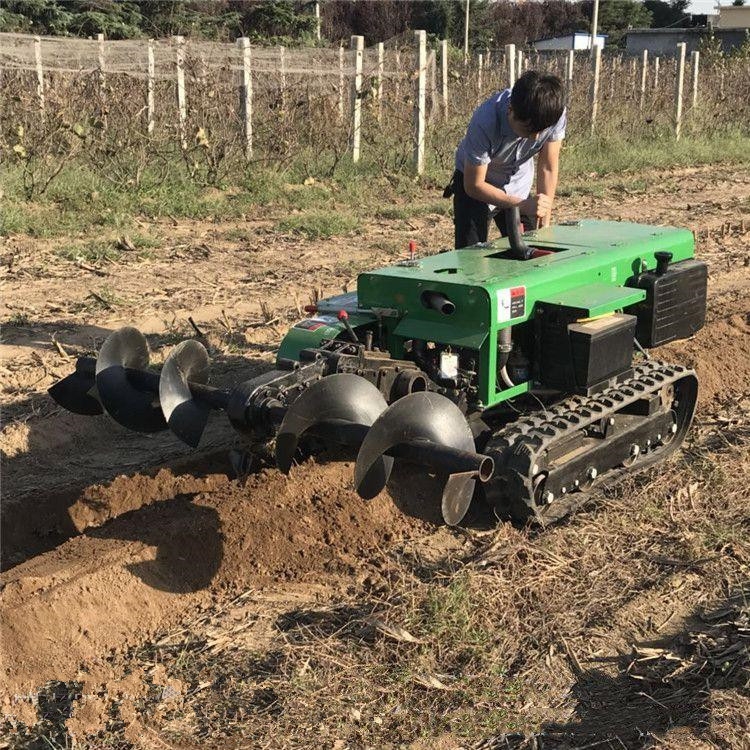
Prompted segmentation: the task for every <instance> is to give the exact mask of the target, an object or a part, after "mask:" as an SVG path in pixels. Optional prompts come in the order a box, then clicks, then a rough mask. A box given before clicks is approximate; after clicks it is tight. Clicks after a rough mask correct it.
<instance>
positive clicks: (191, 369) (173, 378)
mask: <svg viewBox="0 0 750 750" xmlns="http://www.w3.org/2000/svg"><path fill="white" fill-rule="evenodd" d="M208 364H209V362H208V352H207V351H206V348H205V347H204V346H203V344H201V343H200V342H199V341H195V340H193V339H189V340H187V341H183V342H182V343H181V344H178V345H177V346H176V347H175V348H174V350H173V351H172V353H171V354H170V355H169V356H168V357H167V360H166V362H165V363H164V367H162V370H161V377H160V378H159V402H160V403H161V411H162V414H163V415H164V419H166V420H167V424H168V425H169V429H170V430H172V432H174V434H175V435H177V437H178V438H180V440H182V441H183V442H184V443H187V444H188V445H189V446H190V447H192V448H197V447H198V443H199V442H200V439H201V435H203V430H205V428H206V424H207V422H208V414H209V412H210V411H211V407H210V406H209V405H208V404H207V403H205V402H203V401H198V400H197V399H195V398H193V394H192V393H191V391H190V386H189V385H188V382H191V383H200V384H201V385H205V384H206V383H207V382H208Z"/></svg>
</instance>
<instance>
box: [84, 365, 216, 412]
mask: <svg viewBox="0 0 750 750" xmlns="http://www.w3.org/2000/svg"><path fill="white" fill-rule="evenodd" d="M76 371H77V372H78V373H79V374H80V375H84V376H86V377H91V379H92V380H93V379H94V378H95V376H96V359H95V358H94V357H79V358H78V361H77V362H76ZM125 374H126V375H127V378H128V381H129V382H130V384H131V385H132V386H133V387H134V388H137V389H138V390H139V391H144V392H150V393H153V394H154V395H157V394H158V393H159V373H158V372H156V371H155V370H139V369H137V368H133V367H126V368H125ZM188 387H189V388H190V393H191V394H192V395H193V397H194V398H195V399H197V400H199V401H201V402H202V403H204V404H205V405H206V406H209V407H210V408H211V409H226V408H227V404H228V403H229V391H225V390H223V389H221V388H216V387H215V386H212V385H203V384H202V383H194V382H190V381H188Z"/></svg>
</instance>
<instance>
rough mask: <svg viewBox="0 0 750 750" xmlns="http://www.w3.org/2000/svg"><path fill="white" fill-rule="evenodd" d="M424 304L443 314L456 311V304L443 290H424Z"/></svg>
mask: <svg viewBox="0 0 750 750" xmlns="http://www.w3.org/2000/svg"><path fill="white" fill-rule="evenodd" d="M422 304H423V305H424V306H425V307H430V308H432V309H433V310H437V311H438V312H439V313H442V314H443V315H453V313H454V312H456V306H455V305H454V304H453V303H452V302H451V301H450V300H449V299H448V298H447V297H446V296H445V295H444V294H443V293H442V292H422Z"/></svg>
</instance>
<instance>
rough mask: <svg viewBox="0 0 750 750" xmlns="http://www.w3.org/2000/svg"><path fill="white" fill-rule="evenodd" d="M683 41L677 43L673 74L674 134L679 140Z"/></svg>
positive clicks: (682, 81)
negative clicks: (675, 65)
mask: <svg viewBox="0 0 750 750" xmlns="http://www.w3.org/2000/svg"><path fill="white" fill-rule="evenodd" d="M685 49H686V44H685V42H680V43H679V44H678V45H677V60H676V63H677V70H676V75H675V96H674V134H675V138H677V139H678V140H679V138H680V131H681V130H682V87H683V84H684V82H685Z"/></svg>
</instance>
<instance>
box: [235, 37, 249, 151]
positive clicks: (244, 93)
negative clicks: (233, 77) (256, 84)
mask: <svg viewBox="0 0 750 750" xmlns="http://www.w3.org/2000/svg"><path fill="white" fill-rule="evenodd" d="M237 46H238V47H239V48H240V50H241V51H242V71H241V76H240V112H241V114H242V136H243V143H244V151H245V158H246V159H250V158H251V157H252V155H253V75H252V69H251V67H250V63H251V55H252V52H251V50H250V40H249V39H248V38H247V37H246V36H243V37H240V38H239V39H238V40H237Z"/></svg>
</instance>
